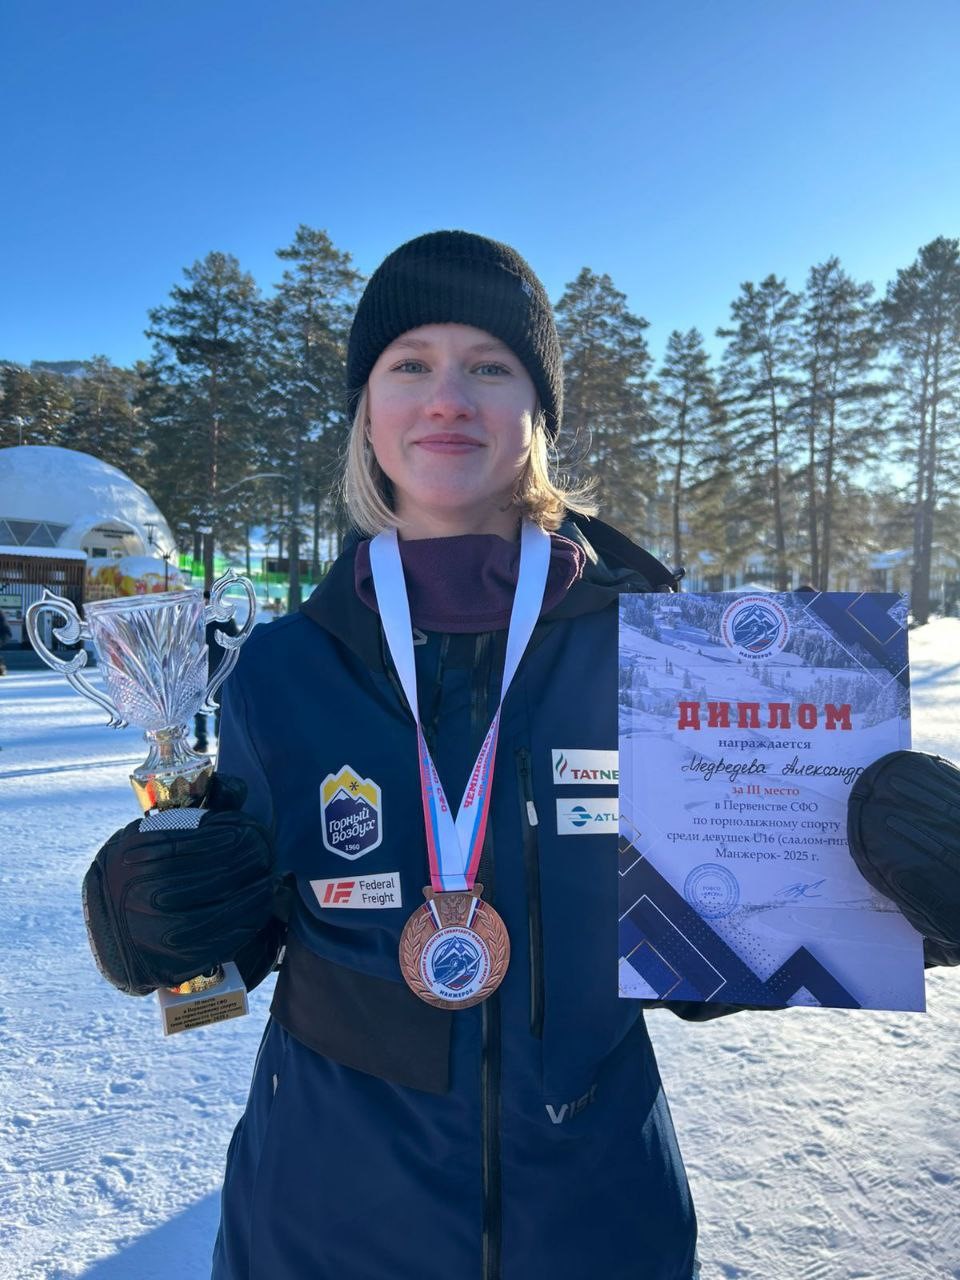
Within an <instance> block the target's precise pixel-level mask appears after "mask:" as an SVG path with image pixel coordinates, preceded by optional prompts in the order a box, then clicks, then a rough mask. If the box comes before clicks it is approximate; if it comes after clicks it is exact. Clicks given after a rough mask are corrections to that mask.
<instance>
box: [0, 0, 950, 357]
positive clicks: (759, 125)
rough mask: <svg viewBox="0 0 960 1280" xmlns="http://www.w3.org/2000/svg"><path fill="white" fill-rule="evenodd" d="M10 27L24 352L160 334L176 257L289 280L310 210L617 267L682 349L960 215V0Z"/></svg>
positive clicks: (63, 2) (561, 265)
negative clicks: (229, 256) (763, 289)
mask: <svg viewBox="0 0 960 1280" xmlns="http://www.w3.org/2000/svg"><path fill="white" fill-rule="evenodd" d="M0 47H2V48H3V49H4V51H5V52H4V55H3V58H2V68H3V74H2V77H0V119H2V120H3V121H4V128H3V134H4V162H3V165H2V168H0V173H2V175H3V181H2V183H0V187H2V189H3V196H2V199H0V358H6V359H14V360H20V361H24V362H27V361H29V360H31V359H48V360H54V359H68V358H79V359H86V358H89V357H90V356H91V355H93V354H94V353H103V354H106V355H108V356H109V357H111V358H112V359H113V360H115V361H117V362H118V363H127V362H131V361H133V360H135V359H137V358H138V357H144V356H146V355H147V354H148V353H149V343H148V342H147V340H146V339H145V338H144V337H143V332H142V331H143V329H144V327H145V325H146V323H147V320H146V312H147V308H148V307H151V306H157V305H159V304H161V303H162V302H163V301H164V300H165V299H166V297H167V294H168V292H169V290H170V288H171V286H172V285H173V284H175V283H176V282H178V281H179V280H180V278H181V273H182V269H183V267H184V266H186V265H188V264H189V263H191V262H192V261H194V260H195V259H197V258H200V257H203V256H204V254H206V253H207V252H209V251H210V250H212V249H221V250H224V251H227V252H230V253H234V254H236V255H237V257H238V258H239V259H240V262H241V264H242V266H243V267H245V268H246V269H247V270H248V271H250V272H252V273H253V275H254V276H255V277H256V279H257V280H258V282H259V283H260V285H261V286H262V287H264V288H268V287H269V286H270V285H271V284H273V283H274V282H275V281H276V280H277V279H278V278H279V275H280V264H279V263H278V261H277V259H276V258H275V257H274V250H275V249H276V248H278V247H280V246H282V245H284V244H287V243H288V242H289V241H290V240H291V239H292V237H293V233H294V231H295V229H296V226H297V224H298V223H300V222H306V223H308V224H310V225H313V226H318V227H324V228H326V229H327V231H328V232H329V234H330V235H331V237H332V239H333V240H334V242H335V243H336V244H337V245H338V246H339V247H340V248H343V249H347V250H349V251H350V252H351V253H352V255H353V257H354V259H355V261H356V263H357V265H358V266H359V268H360V269H361V270H363V271H365V272H369V271H371V270H372V269H373V268H374V267H375V266H376V264H377V263H378V262H379V261H380V259H381V258H382V257H383V256H384V255H385V254H386V253H387V252H389V250H390V249H392V248H393V247H395V246H396V245H397V244H399V243H401V242H402V241H403V240H405V239H407V238H409V237H410V236H412V235H416V234H418V233H420V232H422V231H425V230H429V229H432V228H435V227H443V226H446V227H454V226H461V227H466V228H468V229H470V230H474V231H479V232H482V233H484V234H487V235H491V236H495V237H497V238H499V239H504V240H507V241H508V242H510V243H511V244H513V245H515V246H516V247H517V248H518V249H519V250H520V251H521V252H522V253H523V254H524V255H525V256H526V257H527V258H528V259H529V261H530V262H531V264H532V265H533V267H534V269H535V270H536V271H537V272H538V274H540V276H541V277H542V279H543V280H544V283H545V284H546V286H547V288H548V290H549V292H550V294H551V296H552V297H553V298H554V299H556V297H557V296H558V295H559V293H560V291H561V290H562V288H563V285H564V284H565V283H566V282H567V281H568V280H571V279H572V278H573V277H574V276H575V275H576V274H577V272H578V271H579V269H580V268H581V267H582V266H584V265H587V266H590V267H591V268H592V269H594V270H596V271H606V272H608V273H609V274H610V275H611V276H612V278H613V280H614V282H615V284H616V285H617V286H618V287H619V288H621V289H622V290H623V291H624V292H625V293H626V294H627V295H628V299H629V303H630V306H631V307H632V309H633V310H634V311H636V312H638V313H639V314H641V315H643V316H645V317H646V318H647V319H648V320H649V321H650V322H651V328H650V331H649V338H650V343H651V347H652V349H653V352H654V355H655V358H656V359H657V360H658V361H659V359H660V357H661V355H662V351H663V346H664V344H665V341H666V337H667V335H668V333H669V331H670V330H671V329H673V328H681V329H685V328H688V327H690V326H691V325H697V326H698V327H699V328H701V330H703V331H704V332H706V333H708V334H709V333H712V331H713V330H714V329H715V328H716V326H717V325H718V324H722V323H724V322H726V320H727V318H728V311H729V304H730V301H731V300H732V299H733V298H734V297H735V296H736V294H737V291H738V289H739V285H740V283H741V282H742V281H745V280H759V279H761V278H762V277H763V276H765V275H767V274H769V273H770V272H771V271H773V272H776V273H777V274H778V275H784V276H786V277H787V280H788V282H789V283H790V285H791V286H793V287H798V286H800V285H801V284H802V283H803V279H804V277H805V275H806V272H807V270H808V269H809V267H810V266H811V265H812V264H814V263H816V262H821V261H823V260H824V259H825V258H827V257H828V256H829V255H830V254H837V255H838V256H839V257H840V259H841V261H842V262H843V264H844V266H845V267H846V268H847V270H849V271H850V272H851V273H852V274H853V275H854V276H856V277H857V278H858V279H867V280H871V281H873V282H874V283H875V284H876V285H877V286H878V288H880V289H883V287H884V286H885V284H886V282H887V280H888V279H890V278H891V277H892V276H893V274H894V272H895V270H896V268H897V267H899V266H905V265H907V264H908V263H909V262H910V261H911V260H912V259H913V257H914V256H915V254H916V250H917V249H918V247H919V246H920V245H921V244H923V243H925V242H926V241H928V240H930V239H932V238H933V237H934V236H935V235H957V234H960V212H958V211H960V173H958V155H960V146H958V142H957V139H958V137H960V91H958V89H957V85H958V83H960V63H958V60H957V50H958V48H960V5H958V4H957V3H956V0H918V2H916V3H904V2H903V0H805V2H801V0H632V2H631V3H627V2H621V0H595V2H594V3H592V4H584V3H582V2H580V3H576V4H574V3H570V2H569V0H557V2H555V3H545V2H543V0H514V3H512V4H510V3H503V2H502V0H489V2H488V3H485V4H483V5H470V6H468V5H462V4H459V5H458V4H456V3H452V2H451V0H447V2H446V3H426V2H422V0H410V2H409V3H406V4H403V5H399V4H388V3H383V2H382V0H354V3H336V4H333V3H327V2H324V0H314V2H312V3H307V2H306V0H269V2H267V0H260V2H259V3H255V2H254V0H229V2H227V0H201V2H200V3H197V0H190V2H189V3H187V2H186V0H167V2H166V3H164V4H163V5H141V4H130V3H129V0H124V3H119V2H118V0H110V2H105V0H88V2H87V3H84V4H82V5H81V4H77V3H76V0H31V2H30V3H29V4H28V3H26V2H25V0H24V2H21V3H16V0H13V2H12V3H8V4H7V5H5V6H3V8H2V10H0Z"/></svg>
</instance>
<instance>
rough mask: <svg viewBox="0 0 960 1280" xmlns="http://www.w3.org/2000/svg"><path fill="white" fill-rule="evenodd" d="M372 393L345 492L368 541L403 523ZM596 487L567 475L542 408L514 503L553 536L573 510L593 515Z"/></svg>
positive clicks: (355, 437)
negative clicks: (380, 454)
mask: <svg viewBox="0 0 960 1280" xmlns="http://www.w3.org/2000/svg"><path fill="white" fill-rule="evenodd" d="M368 423H369V420H368V416H367V388H366V387H364V389H363V391H362V392H361V394H360V400H359V402H358V403H357V411H356V413H355V414H354V417H353V424H352V426H351V428H350V437H349V439H348V441H347V448H346V452H345V454H344V460H343V473H342V478H341V482H340V491H341V495H342V498H343V503H344V506H345V507H346V509H347V514H348V515H349V516H350V519H351V520H352V522H353V524H354V525H355V526H356V528H357V529H358V530H359V531H360V532H361V533H363V534H365V535H366V536H367V537H374V536H375V535H376V534H378V533H382V532H383V530H384V529H397V528H399V527H400V525H401V521H400V520H399V518H398V517H397V514H396V512H395V511H394V510H393V506H392V501H393V486H392V485H391V483H390V479H389V477H388V476H387V475H386V474H385V473H384V471H383V470H382V468H381V466H380V464H379V462H378V461H377V459H376V456H375V455H374V452H373V448H372V446H371V444H370V439H369V437H368V435H367V426H368ZM595 488H596V485H595V482H594V481H592V480H588V481H586V482H584V483H579V484H578V483H575V482H573V481H571V480H568V479H567V477H566V476H564V475H563V474H562V471H561V468H560V463H559V459H558V456H557V452H556V450H555V449H554V448H553V447H552V445H551V444H550V443H549V441H548V439H547V430H546V418H545V416H544V414H543V412H542V410H540V409H537V411H536V413H535V414H534V418H533V439H532V441H531V444H530V454H529V456H528V458H527V461H526V463H525V465H524V468H523V471H522V472H521V474H520V478H519V479H518V481H517V487H516V490H515V491H514V496H513V502H514V505H515V506H516V507H517V508H518V510H519V513H520V514H521V515H524V516H526V517H527V518H528V519H529V520H532V521H533V522H534V523H535V524H538V525H539V526H540V527H541V529H546V530H547V532H548V533H552V532H554V531H555V530H557V529H559V528H560V525H561V524H562V523H563V520H564V517H565V516H566V514H567V512H568V511H576V512H578V513H579V514H580V515H585V516H594V515H596V514H597V510H598V508H597V505H596V503H595V502H594V501H593V493H594V490H595Z"/></svg>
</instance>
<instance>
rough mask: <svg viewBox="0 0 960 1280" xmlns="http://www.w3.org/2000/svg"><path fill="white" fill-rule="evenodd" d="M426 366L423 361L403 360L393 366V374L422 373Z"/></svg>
mask: <svg viewBox="0 0 960 1280" xmlns="http://www.w3.org/2000/svg"><path fill="white" fill-rule="evenodd" d="M425 368H426V365H425V364H424V363H423V361H422V360H401V361H400V362H399V363H398V364H395V365H393V366H392V369H391V372H392V373H422V372H423V370H424V369H425Z"/></svg>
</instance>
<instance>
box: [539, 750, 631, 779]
mask: <svg viewBox="0 0 960 1280" xmlns="http://www.w3.org/2000/svg"><path fill="white" fill-rule="evenodd" d="M550 757H551V760H552V761H553V780H554V782H555V783H556V785H557V786H558V787H565V786H578V787H599V786H601V785H602V786H609V784H610V783H611V782H619V781H620V762H619V761H620V753H619V752H618V751H580V750H577V749H576V748H574V747H564V748H560V747H554V748H553V750H552V751H551V752H550Z"/></svg>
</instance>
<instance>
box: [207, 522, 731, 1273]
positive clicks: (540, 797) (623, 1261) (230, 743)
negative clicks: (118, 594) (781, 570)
mask: <svg viewBox="0 0 960 1280" xmlns="http://www.w3.org/2000/svg"><path fill="white" fill-rule="evenodd" d="M563 532H564V533H565V534H567V535H568V536H571V537H575V538H577V539H578V541H579V542H580V544H581V545H582V546H583V547H584V549H585V551H586V553H587V558H588V564H587V568H586V571H585V573H584V576H583V578H582V579H581V580H580V581H578V582H577V583H575V584H574V586H573V587H572V588H571V589H570V591H569V592H568V593H567V595H566V597H565V598H564V600H563V601H562V602H561V604H560V605H559V606H557V607H556V608H555V609H553V610H552V611H551V612H550V613H549V614H546V615H544V616H543V617H542V618H541V620H540V622H539V624H538V626H537V628H536V630H535V633H534V636H533V638H532V640H531V642H530V645H529V647H528V649H527V652H526V654H525V655H524V658H523V661H522V663H521V665H520V668H519V671H518V673H517V675H516V677H515V679H514V681H513V684H512V686H511V688H510V690H509V693H508V695H507V698H506V701H505V703H504V707H503V716H502V722H501V727H500V739H499V748H498V754H497V762H496V773H495V779H494V785H493V795H492V801H491V810H490V821H489V826H488V832H487V838H486V843H485V846H484V851H483V857H482V862H481V867H480V872H479V875H478V880H479V881H481V882H482V883H483V885H484V886H485V894H484V896H485V897H486V898H487V900H489V901H491V902H492V903H493V904H494V905H495V906H496V908H497V910H498V911H499V913H500V915H501V916H502V917H503V920H504V922H505V924H506V926H507V928H508V930H509V934H510V939H511V948H512V955H511V961H510V967H509V971H508V973H507V975H506V978H505V980H504V982H503V984H502V986H501V987H500V989H499V991H498V992H497V993H496V994H495V995H494V996H492V997H491V998H490V999H488V1000H486V1001H485V1002H484V1003H483V1004H481V1005H479V1006H476V1007H474V1008H471V1009H465V1010H457V1011H455V1012H452V1013H451V1012H447V1011H443V1010H437V1009H434V1008H431V1007H430V1006H428V1005H426V1004H423V1003H422V1002H420V1001H419V1000H417V998H416V997H415V996H414V995H413V994H412V993H411V992H410V991H409V990H408V988H407V987H406V985H405V984H404V982H403V981H402V978H401V975H400V970H399V965H398V960H397V949H398V944H399V938H400V932H401V930H402V928H403V925H404V923H405V922H406V920H407V918H408V917H409V916H410V914H411V913H412V912H413V911H414V910H415V909H416V907H417V906H418V905H419V904H420V903H421V902H422V901H423V894H422V890H423V886H424V885H426V884H428V883H429V871H428V863H427V852H426V844H425V838H424V830H423V815H422V808H421V799H420V785H419V777H418V769H417V747H416V734H415V726H414V723H413V719H412V717H411V714H410V711H409V709H408V707H407V705H406V702H405V699H404V696H403V693H402V691H401V689H400V687H399V683H398V681H397V678H396V675H395V672H394V671H393V668H392V665H391V662H390V659H389V657H388V655H387V652H386V649H385V646H384V641H383V636H382V632H381V628H380V623H379V619H378V618H377V616H376V615H375V614H374V613H373V612H372V611H371V610H370V609H368V608H367V607H366V606H365V605H364V604H363V603H362V602H361V601H360V600H359V599H358V597H357V595H356V592H355V589H354V564H353V560H354V556H353V553H352V552H346V553H345V554H344V555H343V556H342V557H341V558H340V559H339V560H338V561H337V563H336V564H335V565H334V567H333V568H332V570H331V572H330V574H329V575H328V577H327V578H326V580H325V581H324V583H323V584H322V585H321V586H320V587H319V588H318V589H317V591H316V592H314V594H313V595H312V596H311V598H310V600H309V601H308V602H307V604H306V605H304V607H303V609H302V610H301V611H300V612H299V613H298V614H296V615H294V616H290V617H288V618H285V619H283V620H281V621H278V622H275V623H272V624H270V625H269V626H265V627H260V628H257V630H256V631H255V632H254V633H253V636H252V637H251V639H250V640H249V642H248V643H247V645H246V646H245V647H244V649H243V650H242V653H241V657H240V660H239V663H238V665H237V668H236V670H235V672H234V673H233V675H232V676H231V678H230V680H229V681H228V683H227V686H226V691H225V698H224V711H223V729H222V738H221V748H220V759H219V762H218V767H219V769H220V770H221V771H222V772H224V773H229V774H237V775H239V776H241V777H242V778H244V779H245V781H246V783H247V786H248V788H249V799H248V803H247V808H248V809H249V810H250V811H251V812H252V813H253V814H254V815H255V816H257V817H258V818H260V819H261V820H263V821H264V822H266V823H268V824H272V826H273V828H274V830H275V833H276V841H277V850H278V859H279V864H280V869H281V870H282V871H284V872H288V873H291V874H292V875H295V877H296V884H297V893H296V903H295V908H294V911H293V913H292V918H291V922H290V928H289V934H288V940H287V949H286V953H285V958H284V962H283V964H282V965H281V968H280V972H279V975H278V978H277V986H276V991H275V995H274V999H273V1004H272V1007H271V1019H270V1022H269V1024H268V1027H267V1030H266V1033H265V1036H264V1040H263V1044H262V1046H261V1049H260V1053H259V1055H258V1059H257V1063H256V1067H255V1071H254V1078H253V1083H252V1086H251V1092H250V1097H249V1101H248V1104H247V1107H246V1111H245V1114H244V1116H243V1118H242V1119H241V1121H240V1123H239V1125H238V1126H237V1129H236V1131H235V1133H234V1136H233V1139H232V1141H231V1144H230V1149H229V1154H228V1159H227V1170H226V1176H225V1182H224V1189H223V1205H222V1220H221V1228H220V1234H219V1237H218V1240H217V1245H216V1250H215V1257H214V1269H213V1274H214V1278H215V1280H407V1278H409V1280H530V1277H533V1276H549V1277H550V1278H551V1280H588V1278H590V1280H593V1277H603V1280H691V1277H692V1275H693V1274H694V1246H695V1239H696V1223H695V1217H694V1211H693V1206H692V1204H691V1199H690V1194H689V1189H688V1186H687V1181H686V1177H685V1174H684V1170H683V1165H682V1162H681V1159H680V1155H679V1152H678V1149H677V1145H676V1139H675V1136H674V1131H673V1126H672V1123H671V1120H670V1115H669V1111H668V1108H667V1103H666V1099H665V1098H664V1094H663V1089H662V1087H661V1083H660V1078H659V1075H658V1072H657V1067H656V1063H655V1061H654V1055H653V1051H652V1048H651V1045H650V1041H649V1038H648V1036H647V1031H646V1028H645V1026H644V1020H643V1014H642V1010H641V1008H640V1006H639V1005H638V1003H637V1002H635V1001H630V1000H621V999H619V998H618V994H617V929H616V922H617V836H616V834H615V825H616V824H615V816H614V817H611V815H615V814H616V809H617V799H616V797H617V782H616V775H615V768H616V765H615V756H614V755H613V753H615V751H616V747H617V608H616V602H617V596H618V594H619V593H620V592H621V591H624V590H630V591H648V590H657V589H659V590H669V589H671V587H672V584H673V580H672V578H671V576H670V574H669V573H668V572H667V570H666V569H664V567H663V566H662V565H660V564H659V562H658V561H656V560H654V559H653V558H652V557H650V556H649V555H648V554H647V553H646V552H643V551H641V550H640V549H639V548H637V547H635V546H633V544H632V543H630V542H629V541H628V540H627V539H626V538H624V537H623V536H622V535H620V534H619V533H617V532H616V531H615V530H613V529H611V528H609V527H608V526H606V525H603V524H601V523H600V522H599V521H595V520H581V519H579V518H578V520H577V521H576V523H573V522H571V523H570V524H568V525H567V526H565V527H564V530H563ZM415 639H416V641H417V644H416V648H415V653H416V657H417V669H418V697H419V701H420V708H421V714H422V716H423V717H424V727H425V731H426V734H427V739H428V742H429V744H430V747H431V750H432V753H433V756H434V760H435V761H436V764H437V767H438V770H439V773H440V777H441V780H442V782H443V785H444V789H445V791H446V794H447V795H448V796H449V797H451V799H453V798H456V799H459V797H460V795H461V794H462V791H463V787H464V785H465V782H466V779H467V775H468V772H469V770H470V767H471V765H472V763H473V761H474V758H475V756H476V753H477V750H478V748H479V745H480V743H481V741H482V739H483V736H484V734H485V732H486V730H487V728H488V726H489V723H490V720H491V718H492V715H493V713H494V711H495V709H496V705H497V701H498V698H499V682H500V676H501V672H502V664H503V657H504V649H505V643H506V632H488V633H483V634H478V635H449V634H426V635H424V634H422V633H419V634H417V635H416V637H415ZM584 753H604V754H597V755H592V756H591V755H586V754H584ZM578 762H579V763H578ZM593 766H595V767H593ZM719 1011H720V1010H715V1012H719ZM676 1012H678V1013H680V1014H681V1015H682V1016H691V1017H702V1016H704V1015H705V1013H707V1012H708V1011H705V1010H704V1009H703V1008H702V1007H698V1008H686V1007H684V1008H677V1009H676Z"/></svg>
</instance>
